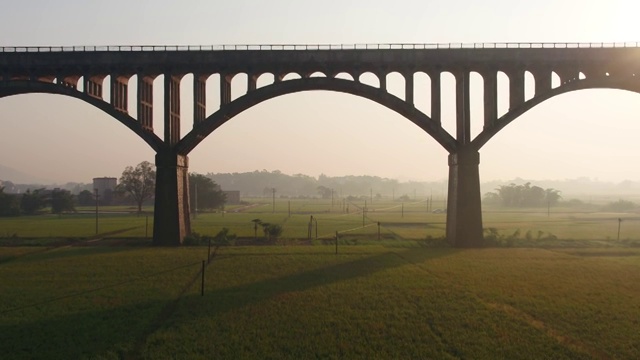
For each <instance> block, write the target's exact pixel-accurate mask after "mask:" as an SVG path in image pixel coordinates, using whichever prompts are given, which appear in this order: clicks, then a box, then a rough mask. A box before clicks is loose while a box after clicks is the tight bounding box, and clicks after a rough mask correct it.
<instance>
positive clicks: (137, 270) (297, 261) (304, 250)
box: [0, 245, 640, 359]
mask: <svg viewBox="0 0 640 360" xmlns="http://www.w3.org/2000/svg"><path fill="white" fill-rule="evenodd" d="M23 249H25V248H0V293H2V294H3V296H2V297H0V338H2V339H3V341H1V342H0V354H3V356H2V357H3V359H4V358H6V359H13V358H29V359H31V358H42V359H51V358H61V359H62V358H64V359H67V358H114V359H115V358H120V357H124V356H130V357H133V358H148V359H169V358H202V359H211V358H216V359H222V358H234V359H235V358H246V359H251V358H255V359H264V358H278V359H282V358H288V359H300V358H363V359H371V358H379V359H399V358H402V359H405V358H437V359H447V358H451V359H456V358H472V359H496V358H501V359H541V358H545V359H582V358H584V359H590V358H621V359H623V358H624V359H633V358H639V357H640V333H639V332H638V331H637V329H638V328H639V326H640V324H639V322H640V271H639V270H640V249H635V248H611V247H610V248H591V249H575V248H560V249H554V250H546V249H482V250H457V249H427V248H421V247H409V248H407V247H393V246H373V245H371V246H341V247H340V249H339V254H338V255H335V254H334V248H333V246H322V245H315V246H259V247H225V248H220V249H219V250H218V253H217V255H216V257H215V258H214V260H213V261H212V263H211V264H210V265H209V266H208V267H207V269H206V272H205V275H206V278H205V294H204V296H200V288H199V285H200V278H199V277H197V273H198V270H199V266H200V265H199V262H200V261H201V260H202V259H203V258H205V257H206V248H204V247H194V248H179V249H175V248H173V249H163V248H141V247H135V248H134V247H71V248H61V249H56V250H50V251H41V252H33V249H32V248H29V249H26V250H23ZM194 279H195V280H196V281H195V283H192V282H193V280H194ZM50 299H57V300H55V301H49V300H50ZM33 304H37V305H33ZM17 308H19V309H17Z"/></svg>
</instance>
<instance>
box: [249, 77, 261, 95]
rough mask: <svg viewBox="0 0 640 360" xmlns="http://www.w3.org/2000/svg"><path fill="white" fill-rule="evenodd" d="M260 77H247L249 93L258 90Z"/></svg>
mask: <svg viewBox="0 0 640 360" xmlns="http://www.w3.org/2000/svg"><path fill="white" fill-rule="evenodd" d="M257 84H258V77H257V76H256V75H252V74H249V75H247V93H248V92H249V91H253V90H255V89H256V88H257Z"/></svg>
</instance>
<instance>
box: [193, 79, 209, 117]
mask: <svg viewBox="0 0 640 360" xmlns="http://www.w3.org/2000/svg"><path fill="white" fill-rule="evenodd" d="M207 77H208V76H204V75H199V74H194V75H193V127H194V128H195V127H196V126H197V125H198V124H200V123H201V122H203V121H204V119H206V118H207Z"/></svg>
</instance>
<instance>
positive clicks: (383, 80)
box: [378, 73, 387, 91]
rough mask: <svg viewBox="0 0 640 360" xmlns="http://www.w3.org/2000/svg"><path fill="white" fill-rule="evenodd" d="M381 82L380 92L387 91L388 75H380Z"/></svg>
mask: <svg viewBox="0 0 640 360" xmlns="http://www.w3.org/2000/svg"><path fill="white" fill-rule="evenodd" d="M378 79H379V80H380V90H384V91H387V74H384V73H383V74H378Z"/></svg>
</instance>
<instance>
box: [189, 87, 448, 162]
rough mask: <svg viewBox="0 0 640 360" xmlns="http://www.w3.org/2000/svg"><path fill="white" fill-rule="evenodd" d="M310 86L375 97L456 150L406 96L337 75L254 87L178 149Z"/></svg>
mask: <svg viewBox="0 0 640 360" xmlns="http://www.w3.org/2000/svg"><path fill="white" fill-rule="evenodd" d="M311 90H327V91H335V92H342V93H347V94H352V95H355V96H360V97H364V98H367V99H369V100H372V101H375V102H377V103H378V104H380V105H382V106H385V107H387V108H389V109H390V110H393V111H395V112H397V113H398V114H400V115H402V116H404V117H405V118H407V119H408V120H410V121H411V122H413V123H414V124H416V125H417V126H418V127H420V128H421V129H422V130H424V131H425V132H427V133H428V134H429V135H431V136H432V137H433V138H434V140H436V141H437V142H438V143H439V144H440V145H442V147H444V148H445V150H447V151H448V152H454V151H455V150H456V148H457V142H456V140H455V139H454V138H453V137H452V136H451V135H450V134H449V133H447V132H446V131H445V130H444V129H442V127H440V125H439V124H437V123H436V122H435V121H433V120H432V119H431V118H430V117H428V116H427V115H425V114H424V113H422V112H421V111H419V110H417V109H416V108H415V107H413V106H409V104H407V103H406V102H404V101H403V100H401V99H399V98H397V97H395V96H393V95H391V94H389V93H387V92H385V91H381V90H380V89H377V88H374V87H371V86H369V85H364V84H361V83H358V82H355V81H350V80H344V79H337V78H323V77H311V78H303V79H295V80H288V81H283V82H279V83H275V84H272V85H269V86H265V87H263V88H259V89H257V90H255V91H251V92H249V93H248V94H246V95H245V96H242V97H240V98H238V99H237V100H235V101H233V102H231V103H229V104H227V105H225V106H224V107H222V108H220V110H218V111H216V112H215V113H213V114H211V116H209V117H208V118H207V119H205V120H204V121H203V122H202V123H201V124H200V125H199V126H198V127H196V128H194V129H193V130H192V131H191V132H189V133H188V134H187V135H186V136H185V137H184V138H183V139H182V140H181V141H180V143H178V145H177V153H178V154H181V155H187V154H188V153H189V152H191V151H192V150H193V149H194V148H195V147H196V146H197V145H198V144H199V143H200V142H201V141H202V140H204V138H206V137H207V136H208V135H209V134H211V133H212V132H213V131H214V130H216V129H217V128H218V127H220V126H221V125H222V124H224V123H225V122H227V121H229V120H230V119H231V118H233V117H234V116H236V115H238V114H240V113H241V112H243V111H245V110H247V109H249V108H251V107H253V106H255V105H257V104H259V103H261V102H263V101H266V100H269V99H273V98H275V97H278V96H282V95H287V94H292V93H297V92H302V91H311Z"/></svg>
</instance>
